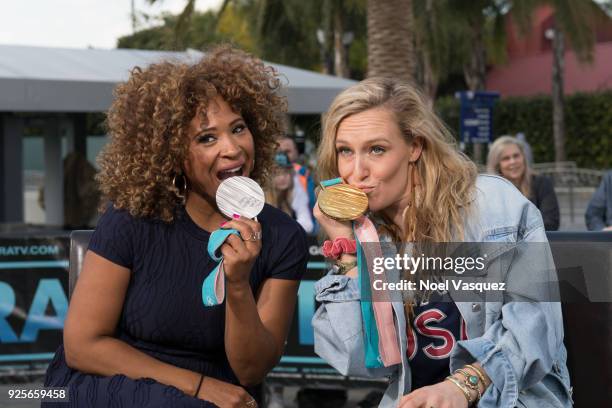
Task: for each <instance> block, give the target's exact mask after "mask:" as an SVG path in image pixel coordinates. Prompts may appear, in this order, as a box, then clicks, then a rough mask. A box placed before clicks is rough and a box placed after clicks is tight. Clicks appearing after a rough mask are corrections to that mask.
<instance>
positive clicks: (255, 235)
mask: <svg viewBox="0 0 612 408" xmlns="http://www.w3.org/2000/svg"><path fill="white" fill-rule="evenodd" d="M260 239H261V231H256V232H253V233H252V234H251V237H250V238H249V239H247V240H246V241H249V242H255V241H259V240H260Z"/></svg>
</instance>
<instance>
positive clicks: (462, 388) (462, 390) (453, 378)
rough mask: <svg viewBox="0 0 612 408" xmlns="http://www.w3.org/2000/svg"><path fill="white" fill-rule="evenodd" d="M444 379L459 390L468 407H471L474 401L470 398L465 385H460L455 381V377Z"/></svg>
mask: <svg viewBox="0 0 612 408" xmlns="http://www.w3.org/2000/svg"><path fill="white" fill-rule="evenodd" d="M446 379H447V380H448V381H450V382H451V383H453V384H455V385H456V386H457V388H459V389H460V390H461V392H462V393H463V395H464V396H465V399H467V402H468V407H469V406H470V405H472V403H473V402H474V401H472V396H471V395H470V392H469V391H468V389H467V388H465V385H463V384H461V383H460V382H459V380H458V379H456V378H455V377H453V376H450V375H449V376H448V377H446Z"/></svg>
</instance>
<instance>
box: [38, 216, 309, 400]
mask: <svg viewBox="0 0 612 408" xmlns="http://www.w3.org/2000/svg"><path fill="white" fill-rule="evenodd" d="M258 220H259V222H260V223H261V225H262V237H263V238H262V249H261V253H260V255H259V256H258V258H257V259H256V261H255V265H254V267H253V269H252V271H251V277H250V284H251V288H252V290H253V293H254V294H255V293H257V291H258V290H259V288H260V287H261V285H262V283H263V282H264V281H265V280H266V279H268V278H277V279H292V280H299V279H300V278H301V277H302V275H303V273H304V271H305V270H306V262H307V258H308V249H307V244H306V236H305V234H304V231H303V230H302V228H301V227H300V226H299V225H298V224H297V223H296V222H295V221H294V220H292V219H291V218H290V217H289V216H288V215H286V214H284V213H283V212H281V211H279V210H277V209H276V208H273V207H271V206H268V205H266V206H265V207H264V210H263V211H262V213H261V214H260V215H259V216H258ZM209 236H210V234H209V233H208V232H207V231H205V230H203V229H201V228H200V227H198V226H197V225H196V224H195V223H194V222H193V220H191V218H190V217H189V216H188V214H187V212H186V211H185V209H184V208H182V207H181V208H180V209H178V210H177V216H176V218H175V221H174V222H173V223H171V224H168V223H164V222H161V221H157V220H151V219H140V218H134V217H132V216H130V215H129V213H128V212H127V211H124V210H116V209H113V208H111V207H109V209H108V210H107V211H106V212H105V213H104V214H103V215H102V217H101V218H100V221H99V223H98V226H97V228H96V231H95V232H94V234H93V236H92V238H91V241H90V244H89V250H91V251H93V252H95V253H96V254H98V255H100V256H102V257H104V258H106V259H108V260H110V261H111V262H113V263H116V264H117V265H121V266H124V267H126V268H129V269H130V270H131V277H130V283H129V286H128V289H127V293H126V297H125V303H124V306H123V311H122V314H121V317H120V319H119V322H118V327H117V333H116V336H117V337H118V338H119V339H121V340H123V341H125V342H126V343H128V344H130V345H131V346H133V347H135V348H137V349H138V350H140V351H142V352H145V353H147V354H148V355H150V356H152V357H154V358H156V359H158V360H161V361H163V362H166V363H169V364H172V365H175V366H177V367H181V368H185V369H188V370H192V371H195V372H198V373H202V374H204V375H206V376H209V377H213V378H216V379H219V380H222V381H226V382H229V383H232V384H238V380H237V378H236V376H235V374H234V373H233V371H232V369H231V367H230V365H229V362H228V360H227V356H226V353H225V348H224V342H223V337H224V328H225V303H223V304H221V305H218V306H213V307H204V306H203V305H202V292H201V290H202V282H203V281H204V278H206V276H207V275H208V274H209V273H210V272H211V271H212V269H213V268H214V266H215V262H214V261H213V260H212V259H211V258H210V257H209V256H208V253H207V250H206V246H207V243H208V238H209ZM45 386H53V387H70V388H69V390H70V391H69V397H70V402H69V403H43V405H42V406H45V407H194V408H195V407H212V406H214V405H213V404H212V403H209V402H205V401H202V400H199V399H196V398H193V397H192V396H188V395H186V394H184V393H183V392H182V391H180V390H178V389H177V388H175V387H172V386H167V385H164V384H160V383H158V382H156V381H154V380H152V379H146V378H143V379H138V380H132V379H130V378H128V377H126V376H124V375H115V376H112V377H103V376H98V375H92V374H85V373H82V372H79V371H76V370H73V369H71V368H69V367H68V366H67V365H66V361H65V358H64V349H63V346H60V347H59V349H58V350H57V352H56V353H55V357H54V359H53V361H52V362H51V364H50V365H49V368H48V370H47V376H46V379H45ZM257 389H258V388H253V389H248V391H249V392H250V393H251V395H253V396H254V397H255V398H256V399H258V400H259V399H260V396H259V394H258V392H257Z"/></svg>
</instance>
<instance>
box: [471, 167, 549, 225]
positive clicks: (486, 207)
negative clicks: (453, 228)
mask: <svg viewBox="0 0 612 408" xmlns="http://www.w3.org/2000/svg"><path fill="white" fill-rule="evenodd" d="M475 195H476V197H475V203H474V204H475V209H476V213H475V214H474V217H471V218H470V220H472V221H473V223H477V224H478V225H479V228H478V230H479V231H481V232H483V231H484V232H485V234H487V233H490V232H491V231H502V230H504V231H512V230H514V231H518V230H519V229H520V230H526V229H527V230H528V229H531V228H536V227H538V226H539V225H540V224H542V217H541V216H540V213H539V211H538V210H537V208H536V207H535V206H534V205H533V204H532V203H531V201H529V200H528V199H527V198H526V197H525V196H524V195H523V194H522V193H521V192H520V191H519V190H518V189H517V188H516V187H515V186H514V185H513V184H512V183H511V182H510V181H508V180H506V179H504V178H503V177H499V176H494V175H488V174H487V175H484V174H483V175H479V176H478V178H477V180H476V192H475ZM476 220H477V221H476ZM468 227H469V226H468ZM468 229H470V228H468ZM478 235H480V234H478Z"/></svg>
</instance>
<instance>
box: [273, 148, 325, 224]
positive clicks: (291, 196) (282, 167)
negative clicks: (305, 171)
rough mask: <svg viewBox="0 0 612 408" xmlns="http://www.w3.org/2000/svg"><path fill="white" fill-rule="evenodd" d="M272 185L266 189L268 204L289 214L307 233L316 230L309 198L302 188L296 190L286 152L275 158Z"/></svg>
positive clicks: (291, 165)
mask: <svg viewBox="0 0 612 408" xmlns="http://www.w3.org/2000/svg"><path fill="white" fill-rule="evenodd" d="M275 164H276V165H275V166H274V172H273V177H272V183H271V185H270V187H269V188H267V189H266V202H267V203H268V204H270V205H272V206H274V207H276V208H278V209H279V210H282V211H283V212H285V213H287V214H288V215H290V216H291V218H293V219H294V220H296V221H297V222H298V223H299V224H300V225H301V226H302V228H304V231H306V233H308V234H310V233H311V232H312V231H313V229H314V224H313V222H312V214H311V212H310V208H309V207H308V196H307V195H306V192H305V191H304V189H302V188H296V185H295V177H294V171H295V170H294V168H293V163H291V161H290V160H289V156H288V155H287V154H286V153H285V152H280V151H279V152H278V153H276V156H275Z"/></svg>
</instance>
